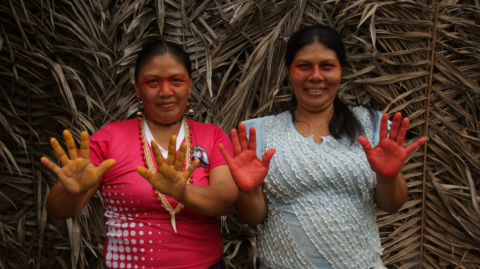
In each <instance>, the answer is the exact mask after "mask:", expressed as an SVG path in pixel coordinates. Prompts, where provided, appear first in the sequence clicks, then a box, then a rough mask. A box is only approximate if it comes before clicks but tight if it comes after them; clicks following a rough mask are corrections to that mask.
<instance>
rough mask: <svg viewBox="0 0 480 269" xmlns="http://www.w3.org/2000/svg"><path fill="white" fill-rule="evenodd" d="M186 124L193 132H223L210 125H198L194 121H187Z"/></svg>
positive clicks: (198, 123)
mask: <svg viewBox="0 0 480 269" xmlns="http://www.w3.org/2000/svg"><path fill="white" fill-rule="evenodd" d="M188 124H189V125H190V128H192V129H195V130H201V131H202V132H208V133H212V132H213V133H217V132H224V131H223V130H222V128H220V127H218V126H217V125H215V124H212V123H200V122H197V121H194V120H188Z"/></svg>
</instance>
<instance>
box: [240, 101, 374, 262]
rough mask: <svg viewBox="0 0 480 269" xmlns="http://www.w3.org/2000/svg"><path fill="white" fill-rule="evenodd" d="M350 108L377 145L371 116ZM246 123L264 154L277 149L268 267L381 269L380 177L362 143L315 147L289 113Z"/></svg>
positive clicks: (265, 254)
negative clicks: (377, 188) (377, 192)
mask: <svg viewBox="0 0 480 269" xmlns="http://www.w3.org/2000/svg"><path fill="white" fill-rule="evenodd" d="M351 109H352V111H353V112H354V114H355V115H356V116H357V118H358V119H359V120H360V121H361V122H362V124H363V127H364V129H365V133H366V134H365V135H366V137H367V138H368V139H369V140H370V142H371V143H372V144H373V143H374V130H373V127H374V126H373V124H372V119H371V117H370V114H369V112H368V110H366V109H365V108H361V107H355V108H351ZM379 119H380V117H379ZM245 124H246V126H247V128H249V127H250V126H254V127H255V128H256V129H257V143H258V147H261V150H260V151H257V154H258V155H261V154H263V153H264V152H265V151H266V150H268V149H270V148H274V149H276V152H275V154H274V156H273V159H272V161H271V163H270V167H269V172H268V175H267V177H266V179H265V188H264V191H265V194H266V196H267V198H268V216H267V218H266V220H265V222H264V224H263V228H262V229H263V230H262V233H261V236H260V245H259V257H260V260H261V263H262V265H264V266H266V267H271V268H277V269H280V268H363V269H365V268H370V267H375V266H377V265H379V266H381V264H382V263H381V260H380V254H381V252H382V248H381V245H380V239H379V235H378V230H377V227H376V223H375V210H374V194H375V193H374V192H375V184H376V179H375V174H374V172H373V171H372V170H371V169H370V166H369V164H368V162H367V160H366V157H365V153H364V151H363V149H362V148H361V146H360V144H359V143H358V142H356V143H354V144H353V145H351V144H350V140H348V139H340V140H335V139H334V138H333V137H331V136H327V137H324V138H323V143H322V144H321V145H317V144H315V143H314V142H313V139H312V137H309V138H304V137H302V136H301V135H300V134H299V133H298V132H297V131H296V130H295V128H294V127H293V123H292V117H291V114H290V113H289V112H284V113H281V114H279V115H277V116H270V117H264V118H260V119H254V120H251V121H247V122H245ZM247 130H248V129H247ZM262 130H265V132H262Z"/></svg>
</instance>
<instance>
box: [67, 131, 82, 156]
mask: <svg viewBox="0 0 480 269" xmlns="http://www.w3.org/2000/svg"><path fill="white" fill-rule="evenodd" d="M63 139H64V140H65V145H66V146H67V152H68V157H70V160H75V159H76V158H77V156H78V155H77V146H76V145H75V140H73V137H72V134H71V133H70V131H69V130H65V131H63Z"/></svg>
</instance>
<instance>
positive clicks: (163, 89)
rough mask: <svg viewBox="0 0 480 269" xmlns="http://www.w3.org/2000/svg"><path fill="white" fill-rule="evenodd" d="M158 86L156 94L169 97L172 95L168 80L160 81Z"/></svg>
mask: <svg viewBox="0 0 480 269" xmlns="http://www.w3.org/2000/svg"><path fill="white" fill-rule="evenodd" d="M159 88H160V89H159V90H158V95H159V96H160V97H169V96H171V95H173V89H172V85H170V83H169V81H162V83H161V84H160V87H159Z"/></svg>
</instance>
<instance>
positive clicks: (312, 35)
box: [285, 25, 373, 144]
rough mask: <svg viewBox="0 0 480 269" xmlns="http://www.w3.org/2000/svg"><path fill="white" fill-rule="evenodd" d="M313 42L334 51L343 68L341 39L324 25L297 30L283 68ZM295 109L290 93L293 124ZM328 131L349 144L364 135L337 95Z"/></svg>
mask: <svg viewBox="0 0 480 269" xmlns="http://www.w3.org/2000/svg"><path fill="white" fill-rule="evenodd" d="M315 42H318V43H322V44H323V45H325V46H327V47H328V48H330V49H331V50H333V51H335V53H336V54H337V58H338V61H339V62H340V66H341V67H342V68H343V67H344V66H345V63H346V52H345V46H344V45H343V41H342V38H341V37H340V35H339V34H338V33H337V31H336V30H335V29H333V28H331V27H328V26H324V25H312V26H307V27H304V28H302V29H300V30H298V31H297V32H295V33H294V34H293V35H292V36H291V37H290V39H289V40H288V44H287V50H286V52H285V66H286V67H287V69H290V66H291V65H292V62H293V59H294V58H295V54H296V53H297V52H298V51H299V50H300V49H301V48H303V47H304V46H306V45H309V44H312V43H315ZM296 107H297V98H296V97H295V94H294V93H293V91H292V99H291V103H290V108H289V110H290V112H291V114H292V118H293V121H294V122H295V121H296V119H295V115H294V113H293V111H294V110H295V108H296ZM371 112H373V111H371ZM371 115H373V113H371ZM328 130H329V131H330V134H331V135H332V136H333V137H334V138H335V139H341V138H342V135H346V136H347V137H348V138H349V139H350V143H351V144H353V143H354V142H355V141H357V136H358V135H362V134H363V133H364V131H363V127H362V125H361V124H360V121H359V120H358V119H357V117H355V115H354V114H353V112H352V111H351V110H350V109H349V108H348V106H347V104H345V103H344V102H342V101H341V100H340V98H339V97H338V94H337V96H335V99H334V100H333V116H332V119H331V120H330V124H329V125H328Z"/></svg>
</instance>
